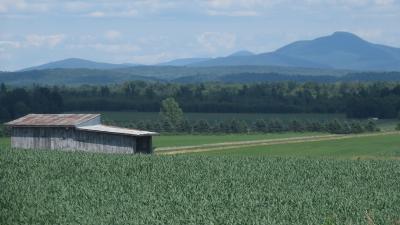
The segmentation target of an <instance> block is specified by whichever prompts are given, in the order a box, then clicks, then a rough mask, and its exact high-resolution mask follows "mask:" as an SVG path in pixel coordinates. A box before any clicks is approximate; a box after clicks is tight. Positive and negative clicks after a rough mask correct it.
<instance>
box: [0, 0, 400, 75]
mask: <svg viewBox="0 0 400 225" xmlns="http://www.w3.org/2000/svg"><path fill="white" fill-rule="evenodd" d="M335 31H348V32H352V33H354V34H356V35H359V36H360V37H361V38H364V39H366V40H368V41H370V42H374V43H380V44H385V45H390V46H394V47H400V0H113V1H106V0H86V1H82V0H70V1H67V0H0V70H1V71H13V70H18V69H22V68H25V67H29V66H35V65H40V64H43V63H47V62H50V61H56V60H61V59H65V58H84V59H89V60H94V61H101V62H110V63H140V64H155V63H160V62H165V61H169V60H172V59H176V58H187V57H218V56H226V55H229V54H231V53H233V52H235V51H239V50H249V51H252V52H255V53H262V52H269V51H274V50H276V49H277V48H279V47H282V46H283V45H286V44H289V43H291V42H293V41H297V40H309V39H314V38H317V37H320V36H325V35H330V34H331V33H333V32H335Z"/></svg>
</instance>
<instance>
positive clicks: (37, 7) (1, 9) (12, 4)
mask: <svg viewBox="0 0 400 225" xmlns="http://www.w3.org/2000/svg"><path fill="white" fill-rule="evenodd" d="M49 8H50V4H49V3H47V2H42V1H40V2H33V1H32V2H26V1H25V0H0V13H42V12H46V11H48V10H49Z"/></svg>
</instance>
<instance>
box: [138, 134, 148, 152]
mask: <svg viewBox="0 0 400 225" xmlns="http://www.w3.org/2000/svg"><path fill="white" fill-rule="evenodd" d="M150 140H151V139H150V137H138V138H137V139H136V152H137V153H144V154H149V153H151V144H150Z"/></svg>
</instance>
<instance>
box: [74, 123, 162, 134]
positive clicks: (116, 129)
mask: <svg viewBox="0 0 400 225" xmlns="http://www.w3.org/2000/svg"><path fill="white" fill-rule="evenodd" d="M76 129H78V130H86V131H94V132H103V133H113V134H125V135H131V136H151V135H157V133H155V132H150V131H143V130H134V129H127V128H121V127H113V126H106V125H101V124H99V125H91V126H80V127H77V128H76Z"/></svg>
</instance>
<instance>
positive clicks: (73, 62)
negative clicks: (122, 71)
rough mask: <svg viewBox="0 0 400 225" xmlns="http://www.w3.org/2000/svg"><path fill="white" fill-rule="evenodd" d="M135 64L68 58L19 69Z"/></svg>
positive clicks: (119, 66)
mask: <svg viewBox="0 0 400 225" xmlns="http://www.w3.org/2000/svg"><path fill="white" fill-rule="evenodd" d="M135 65H137V64H112V63H103V62H94V61H90V60H86V59H79V58H69V59H63V60H59V61H54V62H50V63H46V64H43V65H39V66H34V67H29V68H25V69H22V70H21V71H29V70H45V69H81V68H85V69H116V68H123V67H129V66H135Z"/></svg>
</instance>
